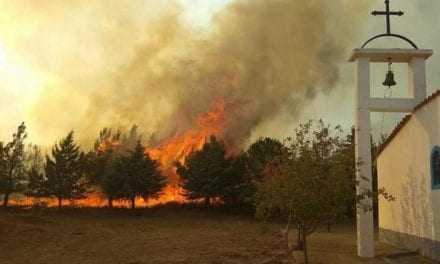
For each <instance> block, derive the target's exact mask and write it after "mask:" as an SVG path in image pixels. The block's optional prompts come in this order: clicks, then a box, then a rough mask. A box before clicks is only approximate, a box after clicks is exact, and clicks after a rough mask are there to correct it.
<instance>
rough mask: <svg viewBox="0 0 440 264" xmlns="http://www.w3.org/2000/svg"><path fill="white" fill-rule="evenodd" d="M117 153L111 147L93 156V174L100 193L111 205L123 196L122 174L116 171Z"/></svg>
mask: <svg viewBox="0 0 440 264" xmlns="http://www.w3.org/2000/svg"><path fill="white" fill-rule="evenodd" d="M118 157H119V156H118V154H117V153H116V152H115V151H114V150H113V149H111V148H109V149H106V150H103V151H100V152H98V153H97V154H96V156H95V157H94V161H95V162H94V164H93V165H94V167H93V174H94V175H95V176H94V179H95V184H97V185H98V186H99V188H100V190H101V192H102V194H103V195H104V196H105V197H106V198H107V200H108V206H109V207H110V208H112V207H113V201H114V200H117V199H121V198H123V191H122V190H123V188H124V184H125V179H124V176H123V175H122V174H120V173H118V171H117V162H119V159H118Z"/></svg>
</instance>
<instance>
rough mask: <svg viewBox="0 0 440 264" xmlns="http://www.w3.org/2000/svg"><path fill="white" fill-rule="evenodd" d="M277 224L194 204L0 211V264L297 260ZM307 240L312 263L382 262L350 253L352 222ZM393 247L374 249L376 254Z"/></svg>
mask: <svg viewBox="0 0 440 264" xmlns="http://www.w3.org/2000/svg"><path fill="white" fill-rule="evenodd" d="M281 228H282V226H281V225H279V224H266V225H264V224H262V223H259V222H257V221H255V220H254V219H252V218H251V217H249V216H243V215H241V216H240V215H238V216H237V215H232V214H226V213H221V212H213V211H207V210H201V209H194V208H192V209H189V208H186V209H185V208H173V207H163V208H156V209H139V210H137V211H135V212H131V211H129V210H114V211H109V210H105V209H63V210H61V211H59V210H57V209H55V208H53V209H45V210H36V209H32V210H19V209H10V210H7V211H5V210H1V209H0V263H1V264H19V263H20V264H33V263H35V264H67V263H69V264H92V263H93V264H101V263H106V264H113V263H115V264H145V263H155V264H161V263H213V264H214V263H217V264H223V263H225V264H228V263H231V264H232V263H235V264H238V263H252V264H259V263H261V264H263V263H265V264H270V263H272V264H275V263H301V261H300V262H295V261H294V260H293V259H292V257H291V256H289V255H288V254H287V253H286V250H285V244H284V241H283V237H282V236H281V233H280V229H281ZM309 241H310V252H311V258H312V263H338V264H340V263H385V262H382V261H381V260H379V258H378V259H377V260H369V261H367V260H360V259H358V258H357V257H356V256H355V255H356V254H355V253H356V244H355V241H356V240H355V233H354V232H353V228H352V227H351V226H345V227H338V228H337V229H336V231H335V232H334V233H330V234H328V233H326V232H325V231H319V232H318V233H316V234H314V235H312V237H311V238H310V240H309ZM391 251H392V249H391V248H390V247H389V246H386V245H383V244H380V245H379V246H378V254H379V255H383V254H385V253H389V252H391Z"/></svg>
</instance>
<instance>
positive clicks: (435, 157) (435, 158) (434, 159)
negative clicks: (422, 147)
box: [431, 146, 440, 189]
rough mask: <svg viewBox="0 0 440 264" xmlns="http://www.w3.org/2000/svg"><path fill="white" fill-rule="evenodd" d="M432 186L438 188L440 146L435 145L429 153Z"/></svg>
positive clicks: (439, 184)
mask: <svg viewBox="0 0 440 264" xmlns="http://www.w3.org/2000/svg"><path fill="white" fill-rule="evenodd" d="M431 177H432V188H433V189H440V147H439V146H435V147H434V149H433V150H432V154H431Z"/></svg>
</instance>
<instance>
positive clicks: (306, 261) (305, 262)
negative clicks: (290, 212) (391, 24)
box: [302, 230, 309, 264]
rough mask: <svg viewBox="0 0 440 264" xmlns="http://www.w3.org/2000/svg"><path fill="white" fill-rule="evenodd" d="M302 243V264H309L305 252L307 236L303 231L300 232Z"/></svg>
mask: <svg viewBox="0 0 440 264" xmlns="http://www.w3.org/2000/svg"><path fill="white" fill-rule="evenodd" d="M302 236H303V239H302V242H303V252H304V264H309V256H308V252H307V235H306V232H305V231H304V230H303V232H302Z"/></svg>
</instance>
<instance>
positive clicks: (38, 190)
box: [25, 145, 47, 198]
mask: <svg viewBox="0 0 440 264" xmlns="http://www.w3.org/2000/svg"><path fill="white" fill-rule="evenodd" d="M26 163H27V164H26V172H27V176H28V179H27V186H26V191H25V194H26V195H27V196H28V197H33V198H40V197H45V196H46V195H47V190H46V178H45V177H44V173H43V171H44V158H43V155H42V154H41V149H40V148H39V147H38V146H36V145H29V150H28V151H27V153H26Z"/></svg>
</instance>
